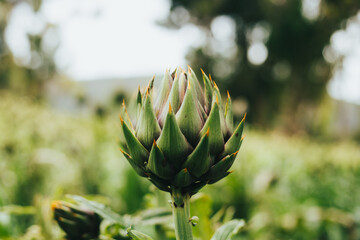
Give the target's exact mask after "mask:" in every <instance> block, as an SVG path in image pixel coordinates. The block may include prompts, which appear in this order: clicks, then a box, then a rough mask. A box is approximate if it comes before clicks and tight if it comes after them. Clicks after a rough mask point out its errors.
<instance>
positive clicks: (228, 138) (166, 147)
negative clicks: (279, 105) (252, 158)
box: [119, 67, 245, 195]
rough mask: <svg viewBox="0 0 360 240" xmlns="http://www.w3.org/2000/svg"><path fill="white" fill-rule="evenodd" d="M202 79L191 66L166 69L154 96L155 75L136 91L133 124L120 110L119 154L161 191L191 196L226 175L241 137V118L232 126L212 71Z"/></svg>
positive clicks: (228, 102)
mask: <svg viewBox="0 0 360 240" xmlns="http://www.w3.org/2000/svg"><path fill="white" fill-rule="evenodd" d="M201 71H202V70H201ZM202 79H203V81H202V83H201V82H200V81H199V80H198V78H197V76H196V74H195V72H194V71H193V70H192V69H191V68H190V67H189V68H188V71H187V72H185V71H184V70H182V69H181V68H177V69H176V70H175V71H174V72H173V73H170V72H169V71H168V70H167V71H166V73H165V75H164V77H163V79H162V83H161V84H160V89H158V91H156V92H157V93H158V94H157V95H154V96H153V91H151V89H152V86H153V85H154V78H152V79H151V80H150V82H149V85H148V86H147V88H146V90H145V91H144V92H143V93H141V92H140V90H139V92H138V97H137V99H138V112H139V113H138V117H137V120H136V121H135V122H136V124H135V125H134V126H133V125H132V124H131V122H129V121H128V120H129V119H130V118H129V116H128V115H127V112H126V114H125V113H123V112H124V110H123V111H122V113H121V114H120V121H121V129H120V130H121V131H120V134H119V135H120V138H121V139H120V148H121V151H122V153H123V155H124V156H125V158H126V159H127V160H128V161H129V163H130V165H131V166H132V167H133V168H134V169H135V171H136V172H137V173H138V174H139V175H140V176H142V177H146V178H148V179H149V180H150V181H151V182H152V183H153V184H154V185H155V186H156V187H158V188H159V189H160V190H163V191H167V192H172V191H174V190H176V191H180V192H182V194H186V193H188V194H190V195H192V194H195V193H196V192H197V191H199V190H200V189H201V188H202V187H204V186H205V185H206V184H212V183H215V182H217V181H219V180H220V179H222V178H224V177H226V176H227V175H228V174H229V173H230V172H229V169H230V168H231V166H232V164H233V163H234V161H235V158H236V156H237V153H238V151H239V148H240V146H241V143H242V141H243V137H242V133H243V129H244V124H245V117H244V118H243V120H242V121H241V123H240V124H239V125H238V126H237V127H236V128H234V126H233V125H234V123H233V113H232V109H231V108H232V103H231V98H230V94H229V93H228V94H227V95H228V98H227V101H226V104H225V105H223V102H222V99H221V94H220V90H219V88H218V87H217V85H216V83H215V82H214V81H213V80H212V79H211V76H210V75H209V76H207V75H206V74H205V72H204V71H202ZM152 100H153V101H152ZM152 102H154V105H153V104H152ZM124 109H125V107H124ZM234 129H235V130H234ZM135 130H136V131H135Z"/></svg>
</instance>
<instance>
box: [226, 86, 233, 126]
mask: <svg viewBox="0 0 360 240" xmlns="http://www.w3.org/2000/svg"><path fill="white" fill-rule="evenodd" d="M227 95H228V97H227V100H226V105H225V121H226V126H227V128H228V130H229V132H230V133H232V132H233V131H234V115H233V112H232V102H231V98H230V94H229V91H228V92H227Z"/></svg>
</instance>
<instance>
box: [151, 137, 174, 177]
mask: <svg viewBox="0 0 360 240" xmlns="http://www.w3.org/2000/svg"><path fill="white" fill-rule="evenodd" d="M146 168H147V169H148V170H150V171H151V172H152V173H154V174H156V175H157V176H159V177H161V178H163V179H165V180H169V179H171V178H172V177H173V176H174V170H173V169H172V167H171V165H170V163H169V162H167V161H166V159H165V156H164V154H163V153H162V152H161V150H160V149H159V147H158V146H157V144H156V142H155V141H154V144H153V146H152V149H151V152H150V157H149V162H148V164H147V166H146Z"/></svg>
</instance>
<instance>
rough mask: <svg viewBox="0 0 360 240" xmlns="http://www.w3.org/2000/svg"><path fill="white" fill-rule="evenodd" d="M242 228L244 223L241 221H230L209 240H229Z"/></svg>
mask: <svg viewBox="0 0 360 240" xmlns="http://www.w3.org/2000/svg"><path fill="white" fill-rule="evenodd" d="M244 226H245V221H244V220H242V219H241V220H239V219H234V220H231V221H230V222H227V223H225V224H224V225H222V226H221V227H220V228H219V229H218V230H216V232H215V234H214V235H213V236H212V238H211V240H231V238H232V237H233V236H235V235H236V234H238V233H239V232H240V230H241V229H242V228H243V227H244Z"/></svg>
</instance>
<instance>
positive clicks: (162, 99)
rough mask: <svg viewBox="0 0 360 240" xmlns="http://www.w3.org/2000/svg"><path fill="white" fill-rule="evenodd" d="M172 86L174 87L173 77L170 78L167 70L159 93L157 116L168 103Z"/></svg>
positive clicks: (155, 106) (155, 107) (156, 106)
mask: <svg viewBox="0 0 360 240" xmlns="http://www.w3.org/2000/svg"><path fill="white" fill-rule="evenodd" d="M171 85H172V77H171V76H170V73H169V70H166V72H165V75H164V77H163V79H162V83H161V88H160V92H159V93H158V96H157V98H156V101H155V105H154V109H155V113H156V115H158V114H160V111H161V109H162V107H163V106H164V104H165V103H166V100H167V98H168V96H169V93H170V89H171Z"/></svg>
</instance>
